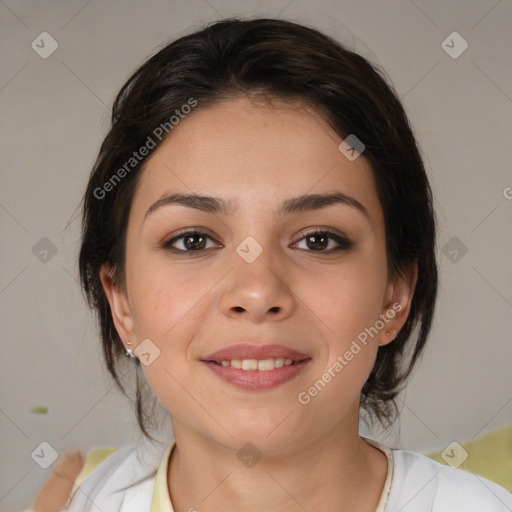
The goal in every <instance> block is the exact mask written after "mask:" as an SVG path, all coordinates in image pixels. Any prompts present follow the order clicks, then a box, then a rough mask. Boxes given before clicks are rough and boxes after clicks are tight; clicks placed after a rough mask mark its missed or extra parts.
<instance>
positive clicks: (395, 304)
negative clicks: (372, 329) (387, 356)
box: [379, 261, 418, 346]
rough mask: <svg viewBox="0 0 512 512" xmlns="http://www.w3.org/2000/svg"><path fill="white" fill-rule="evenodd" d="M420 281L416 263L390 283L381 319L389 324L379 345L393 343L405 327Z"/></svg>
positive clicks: (380, 335) (380, 334) (382, 332)
mask: <svg viewBox="0 0 512 512" xmlns="http://www.w3.org/2000/svg"><path fill="white" fill-rule="evenodd" d="M417 280H418V263H417V262H416V261H415V262H414V263H411V264H410V265H409V267H407V268H406V269H405V270H404V275H403V276H396V277H395V278H394V279H393V280H391V281H390V282H389V283H388V287H387V290H386V297H385V300H384V308H383V310H382V315H381V318H383V319H384V320H385V321H386V322H387V323H386V324H385V326H384V328H383V329H382V330H381V331H380V332H379V345H380V346H382V345H387V344H388V343H390V342H392V341H393V340H394V339H395V338H396V335H397V334H398V332H399V331H400V329H401V328H402V327H403V326H404V324H405V322H406V321H407V317H408V316H409V311H410V310H411V303H412V298H413V295H414V289H415V288H416V282H417Z"/></svg>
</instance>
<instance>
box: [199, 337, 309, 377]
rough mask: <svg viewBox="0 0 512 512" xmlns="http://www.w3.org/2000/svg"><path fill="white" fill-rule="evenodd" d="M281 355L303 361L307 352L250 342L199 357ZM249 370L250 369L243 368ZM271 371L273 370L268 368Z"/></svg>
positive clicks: (224, 358)
mask: <svg viewBox="0 0 512 512" xmlns="http://www.w3.org/2000/svg"><path fill="white" fill-rule="evenodd" d="M278 357H282V358H284V359H293V360H294V361H303V360H304V359H309V358H310V356H309V355H308V354H303V353H301V352H297V351H296V350H293V349H291V348H288V347H285V346H283V345H277V344H268V345H256V344H252V343H238V344H236V345H230V346H229V347H225V348H223V349H221V350H218V351H217V352H214V353H213V354H210V355H208V356H206V357H205V358H203V359H201V360H202V361H204V362H208V361H217V362H219V363H220V362H221V361H231V360H233V359H270V358H274V359H276V358H278ZM244 371H251V370H244ZM269 371H273V370H269Z"/></svg>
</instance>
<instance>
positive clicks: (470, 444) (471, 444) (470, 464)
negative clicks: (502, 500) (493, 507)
mask: <svg viewBox="0 0 512 512" xmlns="http://www.w3.org/2000/svg"><path fill="white" fill-rule="evenodd" d="M459 444H460V445H461V446H462V447H463V448H464V449H465V450H466V451H467V452H468V457H467V459H466V460H465V461H464V462H463V463H462V464H461V465H460V466H459V468H460V469H464V470H466V471H469V472H471V473H475V474H477V475H480V476H483V477H484V478H487V479H488V480H491V481H492V482H496V483H497V484H498V485H501V486H502V487H504V488H505V489H507V490H508V491H509V492H512V423H510V424H509V425H507V426H505V427H503V428H500V429H498V430H495V431H494V432H491V433H489V434H485V435H483V436H480V437H477V438H476V439H472V440H471V441H465V442H460V443H459ZM442 451H443V450H440V451H438V452H432V453H425V455H426V456H427V457H430V458H431V459H434V460H436V461H437V462H440V463H441V464H445V465H448V464H447V462H446V461H445V460H444V459H443V458H442V456H441V454H442Z"/></svg>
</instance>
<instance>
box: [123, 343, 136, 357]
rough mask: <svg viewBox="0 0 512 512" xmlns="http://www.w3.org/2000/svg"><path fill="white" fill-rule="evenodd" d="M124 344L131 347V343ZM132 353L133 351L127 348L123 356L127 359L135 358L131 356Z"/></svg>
mask: <svg viewBox="0 0 512 512" xmlns="http://www.w3.org/2000/svg"><path fill="white" fill-rule="evenodd" d="M126 344H127V345H131V344H132V342H131V341H127V342H126ZM132 352H133V350H132V349H131V348H127V349H126V354H125V355H126V356H127V357H131V358H135V356H134V355H133V353H132Z"/></svg>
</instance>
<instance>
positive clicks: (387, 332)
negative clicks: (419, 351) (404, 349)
mask: <svg viewBox="0 0 512 512" xmlns="http://www.w3.org/2000/svg"><path fill="white" fill-rule="evenodd" d="M395 334H396V331H395V329H393V335H395ZM386 336H389V331H386Z"/></svg>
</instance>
